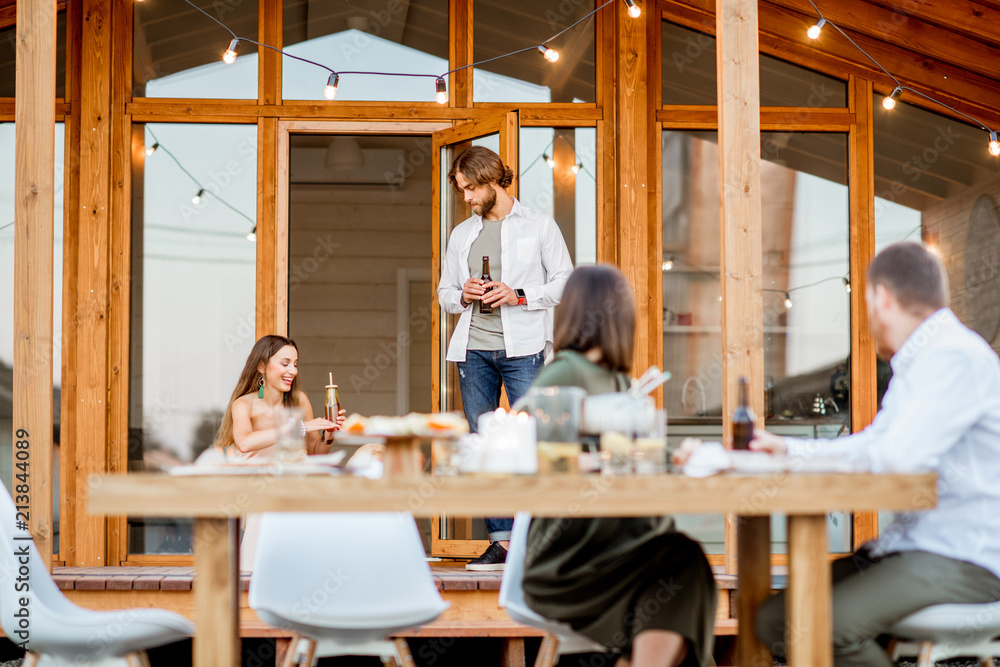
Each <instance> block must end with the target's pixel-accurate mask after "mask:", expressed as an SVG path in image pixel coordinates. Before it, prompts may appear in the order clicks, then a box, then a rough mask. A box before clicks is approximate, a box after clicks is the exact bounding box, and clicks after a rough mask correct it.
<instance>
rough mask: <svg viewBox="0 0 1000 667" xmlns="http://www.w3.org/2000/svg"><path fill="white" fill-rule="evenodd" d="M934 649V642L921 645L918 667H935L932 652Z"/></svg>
mask: <svg viewBox="0 0 1000 667" xmlns="http://www.w3.org/2000/svg"><path fill="white" fill-rule="evenodd" d="M933 649H934V643H933V642H921V643H920V653H919V654H917V667H934V661H933V660H931V652H932V651H933Z"/></svg>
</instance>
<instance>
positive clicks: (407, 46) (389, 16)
mask: <svg viewBox="0 0 1000 667" xmlns="http://www.w3.org/2000/svg"><path fill="white" fill-rule="evenodd" d="M283 48H284V49H285V50H286V51H288V53H290V54H293V55H296V56H298V57H300V58H306V59H307V60H313V61H316V62H320V63H323V64H324V65H328V66H329V67H331V68H336V69H340V70H355V71H357V70H361V71H370V72H371V71H374V72H406V73H410V74H433V75H436V76H437V75H441V74H443V73H445V72H447V71H448V0H414V1H412V2H403V1H402V0H390V1H389V2H388V3H386V2H385V1H384V0H341V1H340V2H336V3H334V2H316V1H315V0H313V1H306V0H286V2H285V3H284V47H283ZM328 77H329V73H328V72H326V71H325V70H322V69H320V68H318V67H316V66H315V65H310V64H308V63H304V62H301V61H298V60H294V59H292V58H285V59H284V60H283V62H282V96H283V97H284V98H285V99H288V100H320V99H323V90H324V88H325V86H326V82H327V78H328ZM434 94H435V88H434V79H431V78H414V77H386V76H371V75H362V74H345V75H343V76H341V77H340V85H339V86H338V88H337V98H336V99H338V100H383V101H393V100H397V101H413V102H431V101H433V100H434Z"/></svg>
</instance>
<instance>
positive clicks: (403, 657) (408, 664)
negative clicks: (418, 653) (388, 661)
mask: <svg viewBox="0 0 1000 667" xmlns="http://www.w3.org/2000/svg"><path fill="white" fill-rule="evenodd" d="M392 641H393V644H395V645H396V653H397V654H399V662H400V665H401V666H402V667H413V665H414V662H413V654H412V653H410V645H409V644H407V643H406V640H405V639H403V638H402V637H396V638H395V639H393V640H392Z"/></svg>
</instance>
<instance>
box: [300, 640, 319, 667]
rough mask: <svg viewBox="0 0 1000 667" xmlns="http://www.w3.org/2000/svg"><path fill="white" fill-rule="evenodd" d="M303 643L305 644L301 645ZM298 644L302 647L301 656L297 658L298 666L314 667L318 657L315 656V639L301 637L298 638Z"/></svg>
mask: <svg viewBox="0 0 1000 667" xmlns="http://www.w3.org/2000/svg"><path fill="white" fill-rule="evenodd" d="M303 644H304V645H305V646H303ZM299 646H300V647H303V648H302V653H301V655H302V657H301V658H299V666H300V667H316V663H317V662H318V661H319V658H317V657H316V640H315V639H310V638H309V637H303V638H302V639H300V640H299Z"/></svg>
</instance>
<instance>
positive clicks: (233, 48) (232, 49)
mask: <svg viewBox="0 0 1000 667" xmlns="http://www.w3.org/2000/svg"><path fill="white" fill-rule="evenodd" d="M239 50H240V40H238V39H234V40H233V41H231V42H229V48H228V49H226V52H225V53H223V54H222V61H223V62H224V63H226V64H227V65H232V64H233V63H234V62H236V52H237V51H239Z"/></svg>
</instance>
